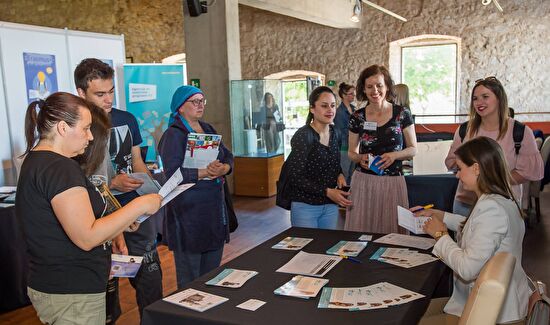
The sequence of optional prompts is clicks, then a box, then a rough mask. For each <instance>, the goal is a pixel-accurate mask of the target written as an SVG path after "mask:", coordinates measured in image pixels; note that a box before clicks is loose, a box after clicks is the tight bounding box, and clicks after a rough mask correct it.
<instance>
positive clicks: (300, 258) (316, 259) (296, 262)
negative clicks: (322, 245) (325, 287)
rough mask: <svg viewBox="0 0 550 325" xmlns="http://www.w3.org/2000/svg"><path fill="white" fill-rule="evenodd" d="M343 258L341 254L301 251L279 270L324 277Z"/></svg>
mask: <svg viewBox="0 0 550 325" xmlns="http://www.w3.org/2000/svg"><path fill="white" fill-rule="evenodd" d="M341 260H342V258H341V257H340V256H332V255H324V254H310V253H306V252H304V251H300V252H298V254H296V255H295V256H294V257H293V258H292V259H291V260H290V261H288V262H287V263H286V264H285V265H283V266H281V267H280V268H279V269H278V270H277V272H281V273H291V274H301V275H309V276H315V277H323V276H325V274H327V273H328V271H330V270H331V269H332V268H333V267H334V266H336V264H338V262H340V261H341Z"/></svg>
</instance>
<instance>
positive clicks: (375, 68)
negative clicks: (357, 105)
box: [355, 64, 395, 103]
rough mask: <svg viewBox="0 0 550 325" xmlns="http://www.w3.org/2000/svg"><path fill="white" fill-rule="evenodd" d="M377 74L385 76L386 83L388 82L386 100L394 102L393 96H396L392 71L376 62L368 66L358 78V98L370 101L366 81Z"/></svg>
mask: <svg viewBox="0 0 550 325" xmlns="http://www.w3.org/2000/svg"><path fill="white" fill-rule="evenodd" d="M377 74H381V75H382V76H384V83H385V84H386V88H387V89H388V90H387V91H386V98H385V99H386V100H387V101H388V102H390V103H393V98H394V97H395V95H394V93H393V79H392V78H391V75H390V72H389V71H388V69H387V68H386V67H385V66H383V65H378V64H374V65H371V66H369V67H366V68H365V69H364V70H363V71H361V74H360V75H359V78H357V87H356V89H355V91H356V93H357V99H358V100H360V101H368V98H367V94H366V93H365V81H366V80H367V79H368V78H370V77H372V76H375V75H377Z"/></svg>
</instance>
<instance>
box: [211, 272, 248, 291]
mask: <svg viewBox="0 0 550 325" xmlns="http://www.w3.org/2000/svg"><path fill="white" fill-rule="evenodd" d="M256 274H258V272H256V271H243V270H235V269H225V270H223V271H222V272H221V273H220V274H218V275H217V276H216V277H215V278H213V279H212V280H210V281H208V282H206V284H208V285H212V286H218V287H226V288H240V287H242V286H243V284H244V283H245V282H246V281H248V280H249V279H251V278H252V277H254V276H255V275H256Z"/></svg>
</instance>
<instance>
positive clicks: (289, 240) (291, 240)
mask: <svg viewBox="0 0 550 325" xmlns="http://www.w3.org/2000/svg"><path fill="white" fill-rule="evenodd" d="M312 240H313V238H300V237H286V238H285V239H283V240H281V241H280V242H278V243H277V244H275V245H273V246H272V247H271V248H275V249H286V250H291V251H299V250H300V249H302V248H304V247H305V246H306V245H307V244H309V243H310V242H311V241H312Z"/></svg>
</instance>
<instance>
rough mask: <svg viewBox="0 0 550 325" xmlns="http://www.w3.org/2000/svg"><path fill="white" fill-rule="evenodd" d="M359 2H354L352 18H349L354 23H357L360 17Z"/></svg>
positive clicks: (356, 0) (357, 0) (359, 0)
mask: <svg viewBox="0 0 550 325" xmlns="http://www.w3.org/2000/svg"><path fill="white" fill-rule="evenodd" d="M362 11H363V9H362V8H361V0H355V6H353V16H351V17H350V20H351V21H353V22H354V23H358V22H359V20H360V17H361V12H362Z"/></svg>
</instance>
